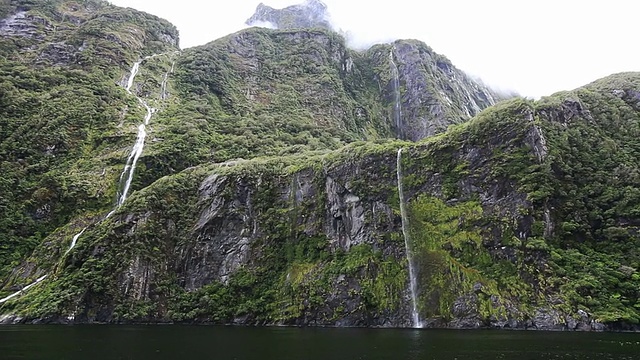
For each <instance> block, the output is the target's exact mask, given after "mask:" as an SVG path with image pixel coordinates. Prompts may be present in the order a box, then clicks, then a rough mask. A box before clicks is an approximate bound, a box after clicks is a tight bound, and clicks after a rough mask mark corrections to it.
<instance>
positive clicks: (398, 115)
mask: <svg viewBox="0 0 640 360" xmlns="http://www.w3.org/2000/svg"><path fill="white" fill-rule="evenodd" d="M389 63H390V64H391V81H392V84H393V97H394V98H393V101H394V105H393V121H394V123H395V125H396V129H397V130H398V137H401V135H402V95H401V94H400V72H399V71H398V66H397V65H396V63H395V61H393V50H391V51H389Z"/></svg>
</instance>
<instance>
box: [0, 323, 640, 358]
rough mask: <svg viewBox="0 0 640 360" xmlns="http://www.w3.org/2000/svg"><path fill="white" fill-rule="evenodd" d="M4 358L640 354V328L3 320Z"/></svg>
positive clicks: (1, 342)
mask: <svg viewBox="0 0 640 360" xmlns="http://www.w3.org/2000/svg"><path fill="white" fill-rule="evenodd" d="M0 359H95V360H100V359H154V360H163V359H179V360H187V359H266V360H270V359H274V360H275V359H278V360H287V359H312V360H315V359H336V360H337V359H345V360H346V359H349V360H352V359H409V360H411V359H457V360H464V359H469V360H471V359H473V360H485V359H486V360H489V359H518V360H525V359H580V360H589V359H594V360H596V359H597V360H607V359H616V360H626V359H640V334H617V333H569V332H533V331H490V330H486V331H453V330H397V329H316V328H304V329H299V328H244V327H213V326H0Z"/></svg>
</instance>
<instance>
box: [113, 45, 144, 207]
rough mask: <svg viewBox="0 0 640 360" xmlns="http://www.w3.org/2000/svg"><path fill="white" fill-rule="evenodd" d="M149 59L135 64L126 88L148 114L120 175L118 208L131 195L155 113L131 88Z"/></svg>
mask: <svg viewBox="0 0 640 360" xmlns="http://www.w3.org/2000/svg"><path fill="white" fill-rule="evenodd" d="M149 58H151V56H147V57H145V58H144V59H142V60H141V61H138V62H136V63H134V64H133V67H132V68H131V74H130V75H129V80H128V81H127V87H126V90H127V92H129V94H132V95H134V96H135V97H136V98H137V99H138V102H140V104H141V105H142V106H143V107H144V108H145V110H147V113H146V115H145V117H144V120H143V122H142V124H140V125H138V136H137V137H136V142H135V144H134V145H133V148H132V149H131V153H130V154H129V157H128V158H127V163H126V164H125V166H124V169H123V170H122V173H121V174H120V186H119V188H120V191H119V193H118V200H117V203H116V207H119V206H120V205H122V204H123V203H124V202H125V200H127V196H128V195H129V189H130V188H131V182H132V181H133V174H134V173H135V170H136V165H137V164H138V159H139V158H140V155H142V151H143V150H144V141H145V139H146V137H147V125H149V121H150V120H151V117H152V116H153V113H154V112H155V109H153V108H151V107H150V106H149V105H147V103H146V102H145V101H144V100H142V98H141V97H139V96H138V95H135V94H134V93H132V92H131V87H132V86H133V83H134V81H135V77H136V75H137V74H138V70H139V69H140V64H141V63H142V61H144V60H146V59H149ZM112 213H113V212H111V213H109V215H111V214H112ZM109 215H108V216H109Z"/></svg>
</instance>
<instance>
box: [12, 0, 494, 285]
mask: <svg viewBox="0 0 640 360" xmlns="http://www.w3.org/2000/svg"><path fill="white" fill-rule="evenodd" d="M307 5H309V4H307ZM309 6H311V5H309ZM2 9H3V10H2V11H4V13H5V14H6V16H5V17H4V18H3V19H2V20H1V23H0V33H2V35H3V37H2V40H1V41H2V50H0V51H1V52H2V54H3V58H2V63H1V64H0V68H1V69H2V73H1V74H0V92H1V94H2V98H1V99H0V101H1V102H2V105H3V106H2V109H0V112H1V114H2V120H0V121H2V125H3V126H2V128H1V130H0V131H2V133H1V135H2V136H3V140H2V142H1V143H0V154H1V156H0V160H1V164H0V166H2V170H3V173H4V174H6V176H5V177H4V178H3V181H2V184H1V185H0V186H1V187H0V193H2V195H3V196H2V200H0V201H2V206H1V207H0V208H1V210H0V215H2V216H1V219H2V220H0V231H1V232H2V233H4V234H7V235H6V241H4V242H3V243H2V245H0V247H1V248H0V279H2V283H3V284H4V285H5V286H4V287H5V290H4V291H3V293H5V294H6V293H9V292H11V291H15V290H16V289H17V288H18V287H19V286H20V284H23V283H24V282H25V281H28V279H31V280H34V279H36V278H39V277H38V276H36V275H42V272H41V271H40V270H39V271H35V270H34V271H32V272H31V271H27V272H26V273H25V272H24V269H31V270H33V267H32V266H31V265H30V264H31V262H30V261H24V260H25V258H26V257H27V256H28V255H30V254H31V253H32V251H33V249H34V248H35V247H36V246H38V245H39V244H42V243H43V242H44V243H45V244H50V243H52V242H55V241H58V240H59V239H60V238H65V239H69V240H71V239H73V238H74V237H75V235H76V234H77V233H78V232H79V231H80V230H82V229H83V228H84V227H85V226H86V225H88V224H91V223H93V222H95V221H99V220H100V219H102V218H103V217H104V216H105V215H106V214H107V213H109V212H110V211H111V210H112V206H113V204H114V203H116V201H117V198H118V197H121V196H120V195H121V194H119V193H120V192H121V191H122V190H123V188H124V187H125V186H126V188H127V189H129V193H130V192H133V191H137V190H139V189H142V188H144V187H146V186H148V185H149V184H151V183H153V182H154V181H156V180H157V179H159V178H161V177H162V176H165V175H168V174H175V173H177V172H179V171H181V170H183V169H185V168H188V167H191V166H196V165H198V164H202V163H207V162H223V161H228V160H234V159H242V158H244V159H249V158H254V157H258V156H275V155H287V154H295V153H299V152H301V151H310V150H311V151H316V150H332V149H338V148H340V147H341V146H344V145H345V144H347V143H350V142H353V141H357V140H376V139H383V138H394V137H401V138H408V139H420V138H423V137H425V136H429V135H432V134H434V133H437V132H441V131H444V129H446V126H447V125H449V124H451V123H456V122H459V121H461V120H462V119H467V118H469V117H470V115H471V114H473V113H474V111H475V109H476V108H477V106H476V104H479V105H478V106H480V107H485V106H488V105H490V104H491V103H492V100H491V101H487V102H480V101H478V100H477V99H476V98H474V97H473V96H476V93H477V92H478V91H477V88H478V87H479V86H480V85H477V84H475V83H473V82H470V81H467V80H465V79H466V78H464V74H462V73H461V72H459V71H458V70H456V69H455V68H453V67H452V65H451V64H450V63H449V62H448V61H447V60H446V59H444V58H443V57H441V56H439V55H437V54H434V53H433V52H432V51H431V50H430V49H428V48H427V47H426V45H424V44H422V43H419V42H416V41H411V42H398V43H396V44H395V45H394V48H396V49H392V47H391V46H380V47H376V48H374V49H372V50H371V51H368V52H356V51H352V50H350V49H348V48H347V47H346V46H345V43H344V39H343V38H342V37H341V36H339V35H337V34H335V33H333V32H331V31H329V30H322V29H316V30H309V29H297V30H268V29H248V30H245V31H241V32H239V33H236V34H232V35H230V36H228V37H225V38H223V39H219V40H216V41H214V42H212V43H210V44H208V45H205V46H202V47H197V48H193V49H187V50H185V51H183V52H182V53H181V54H179V53H178V52H177V50H178V49H177V42H178V35H177V32H176V30H175V28H174V27H173V26H172V25H171V24H169V23H167V22H166V21H164V20H161V19H158V18H156V17H154V16H151V15H148V14H144V13H141V12H137V11H134V10H131V9H121V8H118V7H115V6H112V5H110V4H108V3H106V2H102V1H85V2H77V1H62V0H58V1H14V2H10V3H6V4H5V6H4V7H3V8H2ZM413 53H415V54H417V55H415V56H414V55H412V54H413ZM389 54H392V56H389ZM394 54H395V55H394ZM152 55H153V56H152ZM394 59H395V60H394ZM141 60H143V61H142V64H141V65H140V67H139V68H138V67H136V68H135V69H136V70H139V71H138V72H137V73H136V76H133V75H132V73H131V71H132V70H133V69H132V66H133V64H134V63H135V62H139V61H141ZM396 63H397V64H396ZM392 64H393V66H392ZM438 64H440V65H438ZM442 64H445V65H442ZM393 67H396V68H397V70H398V71H396V72H395V73H394V72H393V71H392V68H393ZM392 74H395V75H394V76H392ZM130 79H133V80H135V81H134V82H132V83H129V80H130ZM459 79H463V80H462V81H459ZM425 84H431V85H429V86H427V87H425ZM125 88H130V89H128V90H125ZM405 88H406V90H405ZM474 89H475V90H474ZM129 90H130V91H129ZM479 91H480V95H482V96H485V97H486V98H487V99H492V95H491V93H490V91H489V90H486V89H484V90H479ZM469 94H474V95H473V96H470V95H469ZM480 95H478V96H480ZM424 102H428V103H429V104H432V105H433V106H435V107H437V111H435V110H428V111H427V110H425V109H426V108H423V107H422V105H421V104H423V103H424ZM434 104H435V105H434ZM450 105H451V106H450ZM147 106H148V107H149V108H150V109H146V107H147ZM430 106H431V105H430ZM467 107H468V108H471V109H472V110H467ZM151 108H153V109H155V110H156V111H151ZM397 109H403V111H404V112H405V113H406V114H407V116H399V115H400V112H399V111H398V110H397ZM443 109H444V110H443ZM147 110H149V112H148V111H147ZM149 114H151V116H152V117H153V120H152V121H151V124H148V123H147V124H145V125H146V126H145V127H144V128H143V129H141V128H140V127H139V125H140V124H141V122H142V119H144V118H145V117H146V115H149ZM146 122H148V120H147V121H146ZM432 122H433V124H432ZM136 139H137V140H136ZM134 144H137V145H135V146H134ZM142 145H144V151H142V150H143V149H142V148H141V147H140V146H142ZM132 147H133V149H132ZM132 150H133V151H132ZM138 157H139V158H138ZM125 164H127V165H126V167H125ZM132 165H137V168H136V169H137V170H136V171H133V172H128V170H129V169H132ZM123 167H124V169H125V170H127V172H126V174H125V172H123ZM126 179H130V180H131V181H130V182H126V181H123V180H126ZM34 256H35V257H36V258H37V257H38V256H37V254H34ZM53 260H54V259H51V261H53ZM18 264H21V268H20V269H22V270H20V269H18V270H16V271H13V272H12V275H11V276H8V275H9V272H11V271H12V269H14V268H15V267H16V265H18ZM16 276H17V277H18V278H16ZM20 277H22V278H26V279H24V280H20V279H19V278H20ZM0 295H2V294H0ZM0 298H1V297H0Z"/></svg>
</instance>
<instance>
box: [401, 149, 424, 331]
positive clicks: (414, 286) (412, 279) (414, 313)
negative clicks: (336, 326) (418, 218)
mask: <svg viewBox="0 0 640 360" xmlns="http://www.w3.org/2000/svg"><path fill="white" fill-rule="evenodd" d="M396 171H397V175H398V197H399V198H400V217H401V218H402V235H403V236H404V246H405V249H406V252H407V262H408V263H409V290H410V292H411V317H412V320H413V327H414V328H421V327H422V322H421V321H420V314H419V313H418V305H417V300H418V299H417V297H418V280H417V278H416V271H415V268H414V264H413V252H412V250H411V239H410V237H409V229H408V228H407V226H408V223H409V219H408V217H407V209H406V206H405V204H406V203H405V199H404V190H403V187H402V148H400V149H398V158H397V160H396Z"/></svg>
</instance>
